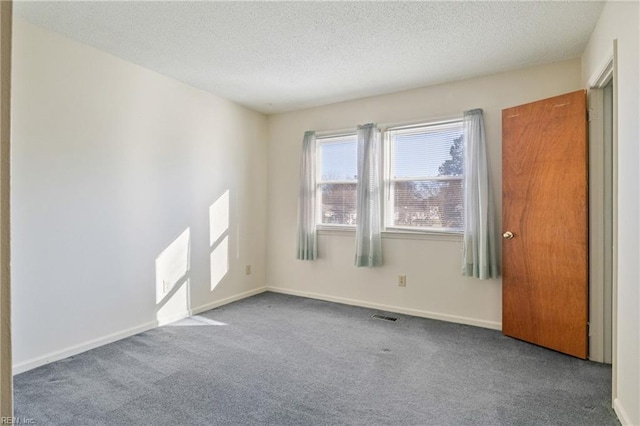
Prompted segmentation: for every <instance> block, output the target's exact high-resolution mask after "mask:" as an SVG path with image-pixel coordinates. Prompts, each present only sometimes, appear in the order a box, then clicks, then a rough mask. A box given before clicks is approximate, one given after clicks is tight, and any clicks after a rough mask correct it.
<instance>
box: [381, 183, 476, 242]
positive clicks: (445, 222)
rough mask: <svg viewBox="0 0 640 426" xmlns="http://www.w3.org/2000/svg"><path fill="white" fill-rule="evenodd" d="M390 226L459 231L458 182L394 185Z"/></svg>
mask: <svg viewBox="0 0 640 426" xmlns="http://www.w3.org/2000/svg"><path fill="white" fill-rule="evenodd" d="M393 185H394V188H393V190H394V197H393V198H394V211H393V212H392V214H393V218H392V222H391V223H392V224H393V226H399V227H419V228H434V229H441V230H452V231H453V230H457V231H459V230H462V228H463V225H464V219H463V217H464V210H463V207H464V205H463V198H462V197H463V191H462V180H461V179H455V180H445V181H442V180H440V181H437V180H431V181H429V180H427V181H424V180H415V181H405V182H394V184H393Z"/></svg>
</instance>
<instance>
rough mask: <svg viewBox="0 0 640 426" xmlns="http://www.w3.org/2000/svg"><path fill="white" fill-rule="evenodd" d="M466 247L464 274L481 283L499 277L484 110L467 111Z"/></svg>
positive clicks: (465, 122)
mask: <svg viewBox="0 0 640 426" xmlns="http://www.w3.org/2000/svg"><path fill="white" fill-rule="evenodd" d="M464 138H465V151H466V152H465V169H464V246H463V263H462V274H463V275H465V276H469V277H475V278H479V279H489V278H496V277H497V276H498V275H499V266H498V259H497V256H496V232H495V213H494V209H495V208H494V204H493V190H492V187H491V179H490V174H489V166H488V163H487V151H486V139H485V130H484V120H483V114H482V110H481V109H474V110H470V111H465V113H464Z"/></svg>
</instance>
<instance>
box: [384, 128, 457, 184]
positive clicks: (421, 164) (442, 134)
mask: <svg viewBox="0 0 640 426" xmlns="http://www.w3.org/2000/svg"><path fill="white" fill-rule="evenodd" d="M390 137H391V145H392V149H393V153H394V161H393V177H396V178H407V177H435V176H462V167H463V159H464V156H463V143H462V125H461V124H460V123H455V124H454V125H446V126H434V127H433V128H428V127H427V128H422V129H415V130H412V131H396V132H391V133H390Z"/></svg>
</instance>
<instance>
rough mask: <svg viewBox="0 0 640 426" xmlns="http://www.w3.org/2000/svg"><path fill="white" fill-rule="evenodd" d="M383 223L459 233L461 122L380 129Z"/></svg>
mask: <svg viewBox="0 0 640 426" xmlns="http://www.w3.org/2000/svg"><path fill="white" fill-rule="evenodd" d="M386 148H387V154H388V155H386V156H385V157H386V158H385V161H386V164H385V168H386V171H387V173H386V174H387V178H386V182H385V186H386V191H387V193H386V197H385V227H386V228H400V229H402V228H404V229H413V230H425V231H445V232H461V231H462V230H463V227H464V204H463V197H464V190H463V166H464V152H463V149H464V141H463V124H462V121H449V122H445V123H434V124H425V125H416V126H410V127H402V128H391V129H388V130H387V131H386Z"/></svg>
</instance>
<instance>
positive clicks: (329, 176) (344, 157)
mask: <svg viewBox="0 0 640 426" xmlns="http://www.w3.org/2000/svg"><path fill="white" fill-rule="evenodd" d="M316 144H317V149H318V151H317V154H316V158H317V168H316V170H317V173H318V176H317V179H316V183H317V197H316V198H317V202H318V207H317V217H318V223H319V224H321V225H337V226H345V225H347V226H353V225H355V224H356V181H357V178H358V177H357V174H358V172H357V168H358V167H357V137H356V135H355V134H348V135H340V136H331V137H324V138H323V137H318V138H316Z"/></svg>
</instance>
